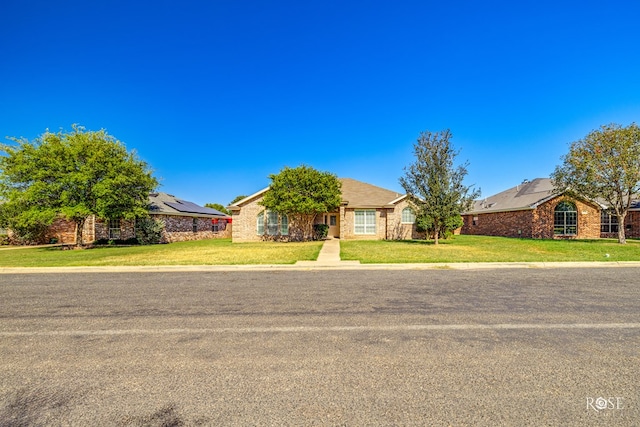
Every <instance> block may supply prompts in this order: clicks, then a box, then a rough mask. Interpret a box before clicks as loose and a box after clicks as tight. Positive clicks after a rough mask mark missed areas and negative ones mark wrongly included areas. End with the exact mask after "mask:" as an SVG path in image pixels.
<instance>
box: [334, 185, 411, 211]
mask: <svg viewBox="0 0 640 427" xmlns="http://www.w3.org/2000/svg"><path fill="white" fill-rule="evenodd" d="M340 182H342V203H343V204H346V206H348V207H350V208H381V207H384V206H388V205H391V204H394V202H395V203H397V202H398V201H399V200H398V199H400V198H401V196H403V195H402V194H399V193H397V192H395V191H391V190H387V189H386V188H382V187H378V186H375V185H371V184H367V183H366V182H362V181H358V180H355V179H352V178H340Z"/></svg>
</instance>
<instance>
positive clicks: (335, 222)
mask: <svg viewBox="0 0 640 427" xmlns="http://www.w3.org/2000/svg"><path fill="white" fill-rule="evenodd" d="M329 236H331V237H340V217H339V214H337V213H330V214H329Z"/></svg>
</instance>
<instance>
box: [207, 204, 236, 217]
mask: <svg viewBox="0 0 640 427" xmlns="http://www.w3.org/2000/svg"><path fill="white" fill-rule="evenodd" d="M204 206H205V207H206V208H211V209H215V210H217V211H219V212H222V213H223V214H227V215H231V212H229V211H228V210H227V208H225V207H224V206H222V205H221V204H220V203H206V204H205V205H204Z"/></svg>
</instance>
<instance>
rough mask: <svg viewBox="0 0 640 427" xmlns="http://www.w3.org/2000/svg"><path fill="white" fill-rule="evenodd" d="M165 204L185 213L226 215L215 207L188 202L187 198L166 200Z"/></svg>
mask: <svg viewBox="0 0 640 427" xmlns="http://www.w3.org/2000/svg"><path fill="white" fill-rule="evenodd" d="M164 204H165V205H167V206H170V207H172V208H173V209H175V210H177V211H179V212H185V213H197V214H205V215H222V216H226V215H225V214H223V213H222V212H220V211H217V210H215V209H211V208H206V207H203V206H199V205H196V204H195V203H192V202H188V201H186V200H180V201H179V202H178V203H174V202H164Z"/></svg>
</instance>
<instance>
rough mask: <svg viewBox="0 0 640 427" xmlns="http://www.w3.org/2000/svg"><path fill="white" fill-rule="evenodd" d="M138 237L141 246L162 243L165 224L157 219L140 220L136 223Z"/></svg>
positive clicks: (146, 218)
mask: <svg viewBox="0 0 640 427" xmlns="http://www.w3.org/2000/svg"><path fill="white" fill-rule="evenodd" d="M136 227H137V230H136V236H137V237H138V242H139V243H140V244H141V245H155V244H158V243H160V240H161V239H162V232H163V231H164V223H163V222H162V221H160V220H159V219H155V218H149V217H145V218H139V219H138V220H137V221H136Z"/></svg>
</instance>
